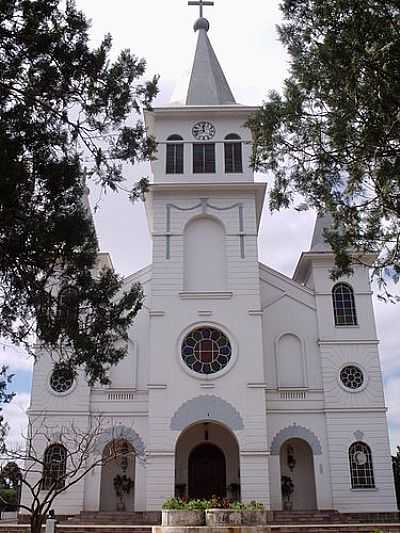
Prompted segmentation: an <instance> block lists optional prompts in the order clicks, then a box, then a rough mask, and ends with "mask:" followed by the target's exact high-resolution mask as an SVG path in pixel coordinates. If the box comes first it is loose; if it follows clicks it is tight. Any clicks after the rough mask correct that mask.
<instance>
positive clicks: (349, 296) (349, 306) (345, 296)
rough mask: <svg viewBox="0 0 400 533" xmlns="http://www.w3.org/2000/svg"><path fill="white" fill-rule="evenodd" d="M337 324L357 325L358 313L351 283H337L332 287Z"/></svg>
mask: <svg viewBox="0 0 400 533" xmlns="http://www.w3.org/2000/svg"><path fill="white" fill-rule="evenodd" d="M332 299H333V310H334V313H335V325H336V326H356V325H357V315H356V306H355V303H354V293H353V289H352V288H351V287H350V285H347V284H346V283H337V284H336V285H335V286H334V287H333V289H332Z"/></svg>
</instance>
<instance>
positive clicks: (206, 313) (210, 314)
mask: <svg viewBox="0 0 400 533" xmlns="http://www.w3.org/2000/svg"><path fill="white" fill-rule="evenodd" d="M197 314H198V315H199V316H213V312H212V311H197Z"/></svg>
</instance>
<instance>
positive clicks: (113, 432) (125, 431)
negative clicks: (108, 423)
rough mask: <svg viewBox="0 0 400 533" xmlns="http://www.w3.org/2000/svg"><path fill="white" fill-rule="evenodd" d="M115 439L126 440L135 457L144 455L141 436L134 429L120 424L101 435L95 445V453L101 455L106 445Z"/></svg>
mask: <svg viewBox="0 0 400 533" xmlns="http://www.w3.org/2000/svg"><path fill="white" fill-rule="evenodd" d="M116 439H125V440H127V441H128V442H129V443H130V444H131V445H132V446H133V448H134V449H135V452H136V454H137V455H144V452H145V445H144V442H143V439H142V438H141V436H140V435H139V434H138V433H136V431H135V430H134V429H132V428H129V427H127V426H124V425H122V424H121V425H118V426H114V427H109V428H107V429H106V430H105V431H104V432H103V433H102V434H101V436H100V438H99V440H98V441H97V444H96V450H97V452H98V453H103V450H104V448H105V447H106V446H107V444H108V443H109V442H111V441H113V440H116Z"/></svg>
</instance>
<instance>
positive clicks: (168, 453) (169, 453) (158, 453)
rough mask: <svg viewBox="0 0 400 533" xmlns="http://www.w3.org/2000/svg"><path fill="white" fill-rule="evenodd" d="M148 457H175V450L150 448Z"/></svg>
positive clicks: (147, 453)
mask: <svg viewBox="0 0 400 533" xmlns="http://www.w3.org/2000/svg"><path fill="white" fill-rule="evenodd" d="M146 457H175V451H170V450H148V451H147V452H146Z"/></svg>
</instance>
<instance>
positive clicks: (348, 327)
mask: <svg viewBox="0 0 400 533" xmlns="http://www.w3.org/2000/svg"><path fill="white" fill-rule="evenodd" d="M335 328H340V329H342V328H347V329H357V328H360V326H358V325H357V326H346V325H343V326H341V325H340V324H339V325H337V324H335Z"/></svg>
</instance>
